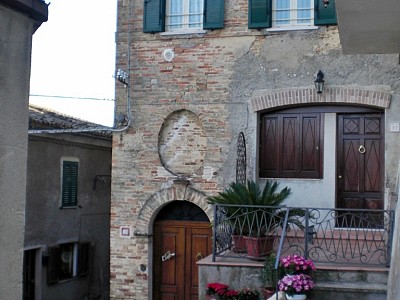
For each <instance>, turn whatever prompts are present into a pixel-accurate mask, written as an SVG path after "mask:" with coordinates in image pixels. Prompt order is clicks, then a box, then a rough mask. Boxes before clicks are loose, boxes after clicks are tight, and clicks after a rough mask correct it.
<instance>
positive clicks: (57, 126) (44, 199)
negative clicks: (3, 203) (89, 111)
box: [24, 105, 111, 300]
mask: <svg viewBox="0 0 400 300" xmlns="http://www.w3.org/2000/svg"><path fill="white" fill-rule="evenodd" d="M98 126H99V125H97V124H92V123H88V122H86V121H82V120H79V119H76V118H72V117H69V116H65V115H62V114H59V113H56V112H53V111H50V110H48V109H45V108H41V107H37V106H33V105H30V107H29V129H30V130H31V131H30V132H35V130H39V131H40V130H46V129H53V130H58V132H59V133H57V134H53V133H46V132H43V133H37V134H36V133H30V134H29V141H28V167H27V193H26V211H25V242H24V250H25V251H24V299H26V300H27V299H32V300H33V299H43V300H45V299H49V300H51V299H65V300H69V299H107V298H108V296H109V259H110V255H109V247H110V243H109V241H110V240H109V237H110V235H109V227H110V190H111V133H110V132H107V131H93V132H86V133H85V132H81V133H69V132H68V130H71V129H79V128H86V129H88V128H96V127H98ZM63 130H65V132H64V133H63V132H62V131H63Z"/></svg>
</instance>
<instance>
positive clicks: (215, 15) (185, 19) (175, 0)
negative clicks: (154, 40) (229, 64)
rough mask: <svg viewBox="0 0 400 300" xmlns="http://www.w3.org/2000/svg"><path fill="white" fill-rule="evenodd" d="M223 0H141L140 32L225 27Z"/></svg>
mask: <svg viewBox="0 0 400 300" xmlns="http://www.w3.org/2000/svg"><path fill="white" fill-rule="evenodd" d="M224 10H225V1H224V0H144V10H143V32H150V33H155V32H165V31H166V32H171V33H192V32H196V31H197V32H198V30H202V29H217V28H223V27H224Z"/></svg>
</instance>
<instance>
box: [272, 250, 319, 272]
mask: <svg viewBox="0 0 400 300" xmlns="http://www.w3.org/2000/svg"><path fill="white" fill-rule="evenodd" d="M279 263H280V266H281V268H282V269H283V271H284V272H285V273H286V274H291V275H293V274H306V275H311V274H312V272H313V271H315V265H314V262H313V261H312V260H311V259H306V258H305V257H304V256H300V255H289V256H286V257H282V258H281V259H280V262H279Z"/></svg>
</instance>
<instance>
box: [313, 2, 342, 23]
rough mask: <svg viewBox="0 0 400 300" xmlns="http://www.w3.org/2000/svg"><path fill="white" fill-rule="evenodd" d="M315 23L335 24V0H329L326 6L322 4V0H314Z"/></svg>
mask: <svg viewBox="0 0 400 300" xmlns="http://www.w3.org/2000/svg"><path fill="white" fill-rule="evenodd" d="M314 7H315V14H314V18H315V20H314V23H315V25H336V24H337V19H336V7H335V0H329V4H328V5H327V7H325V6H324V1H323V0H314Z"/></svg>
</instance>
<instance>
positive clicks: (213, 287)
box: [206, 282, 229, 295]
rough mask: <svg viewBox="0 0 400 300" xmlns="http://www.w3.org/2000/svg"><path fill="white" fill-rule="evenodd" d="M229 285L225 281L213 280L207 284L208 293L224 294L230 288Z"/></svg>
mask: <svg viewBox="0 0 400 300" xmlns="http://www.w3.org/2000/svg"><path fill="white" fill-rule="evenodd" d="M228 288H229V286H228V285H226V284H223V283H218V282H212V283H208V284H207V286H206V294H207V295H219V294H224V293H225V292H226V291H227V290H228Z"/></svg>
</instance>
